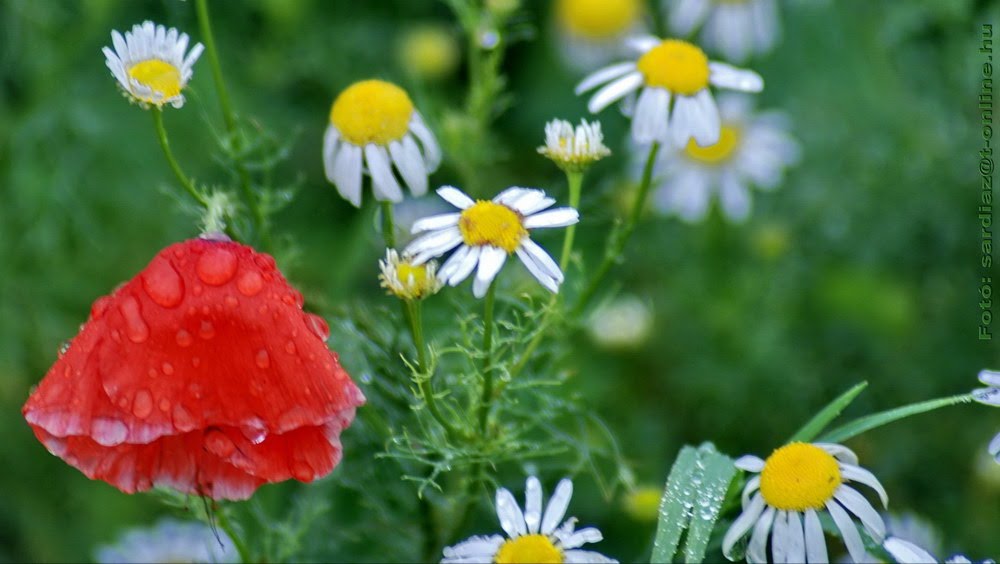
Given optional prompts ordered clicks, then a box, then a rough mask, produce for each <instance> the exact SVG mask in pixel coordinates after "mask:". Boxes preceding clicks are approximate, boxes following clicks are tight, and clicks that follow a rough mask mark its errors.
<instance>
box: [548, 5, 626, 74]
mask: <svg viewBox="0 0 1000 564" xmlns="http://www.w3.org/2000/svg"><path fill="white" fill-rule="evenodd" d="M553 6H554V9H555V17H554V18H553V21H554V22H555V27H556V37H557V38H558V39H557V44H558V47H559V51H560V54H561V55H562V59H563V60H564V61H565V62H566V63H567V65H569V66H570V67H572V68H574V69H577V70H580V71H591V70H593V69H595V68H596V67H598V66H600V65H603V64H607V63H608V62H610V61H614V60H616V59H618V58H620V57H623V56H627V49H625V48H624V40H625V39H626V38H627V37H629V36H632V35H639V34H643V33H646V25H645V23H644V22H643V15H644V12H645V9H644V6H643V2H642V0H615V1H613V2H609V1H608V0H558V1H556V2H554V3H553Z"/></svg>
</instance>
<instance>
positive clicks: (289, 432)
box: [22, 239, 364, 499]
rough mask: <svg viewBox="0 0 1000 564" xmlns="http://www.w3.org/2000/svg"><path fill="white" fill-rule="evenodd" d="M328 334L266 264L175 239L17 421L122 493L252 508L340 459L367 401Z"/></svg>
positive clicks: (95, 316)
mask: <svg viewBox="0 0 1000 564" xmlns="http://www.w3.org/2000/svg"><path fill="white" fill-rule="evenodd" d="M328 336H329V327H328V326H327V324H326V322H324V321H323V319H322V318H320V317H318V316H315V315H312V314H308V313H305V312H303V311H302V294H300V293H299V292H298V291H296V290H295V289H294V288H292V287H291V286H290V285H289V284H288V282H287V281H286V280H285V278H284V277H283V276H282V275H281V273H280V272H279V271H278V270H277V269H276V268H275V263H274V259H273V258H271V257H270V256H269V255H266V254H263V253H257V252H255V251H254V250H253V249H251V248H250V247H247V246H244V245H240V244H238V243H234V242H231V241H228V240H227V241H211V240H204V239H196V240H191V241H185V242H183V243H177V244H175V245H172V246H170V247H168V248H166V249H164V250H163V251H161V252H160V253H159V254H158V255H156V257H155V258H154V259H153V261H152V262H150V263H149V265H148V266H147V267H146V268H145V269H144V270H143V271H142V272H140V273H139V275H138V276H136V277H135V278H133V279H132V280H130V281H129V282H127V283H125V284H124V285H122V286H121V287H119V288H118V289H117V290H115V291H114V292H113V293H112V294H111V295H110V296H105V297H102V298H100V299H98V300H97V301H96V302H94V305H93V307H92V308H91V312H90V319H88V320H87V323H86V324H84V325H83V327H82V329H81V330H80V334H79V335H77V337H76V338H75V339H73V341H72V344H71V346H70V347H69V349H68V350H66V351H65V353H64V354H62V355H61V356H60V358H59V359H58V360H57V361H56V363H55V364H54V365H53V366H52V368H51V369H50V370H49V372H48V374H46V375H45V378H44V379H43V380H42V382H41V383H40V384H39V385H38V388H37V389H36V390H35V391H34V392H33V393H32V394H31V396H30V397H29V398H28V401H27V403H26V404H25V405H24V408H23V409H22V413H23V414H24V417H25V419H26V420H27V421H28V423H29V424H30V425H31V428H32V430H34V432H35V436H37V437H38V439H39V440H40V441H41V442H42V443H43V444H44V445H45V446H46V448H48V450H49V451H50V452H51V453H52V454H55V455H56V456H58V457H60V458H62V459H63V460H65V461H66V462H68V463H69V464H71V465H73V466H75V467H76V468H78V469H80V470H81V471H82V472H83V473H84V474H86V475H87V477H89V478H91V479H99V480H104V481H106V482H108V483H110V484H112V485H114V486H115V487H117V488H118V489H120V490H122V491H123V492H126V493H134V492H137V491H144V490H148V489H150V488H152V487H153V486H168V487H172V488H174V489H177V490H179V491H181V492H185V493H190V494H198V495H206V496H209V497H212V498H214V499H246V498H247V497H250V495H251V494H253V492H254V490H255V489H257V487H258V486H260V485H261V484H264V483H269V482H280V481H283V480H287V479H289V478H295V479H297V480H300V481H303V482H309V481H312V480H314V479H316V478H319V477H322V476H324V475H326V474H328V473H329V472H331V471H332V470H333V468H334V466H336V465H337V463H338V462H339V461H340V456H341V445H340V432H341V431H342V430H343V429H345V428H346V427H347V426H348V425H350V423H351V421H352V420H353V419H354V410H355V408H356V407H358V406H360V405H362V404H363V403H364V396H363V395H362V393H361V390H359V389H358V387H357V386H355V385H354V382H352V381H351V379H350V378H349V377H348V375H347V373H346V372H345V371H344V370H343V369H342V368H341V367H340V364H339V363H338V361H337V355H336V354H335V353H332V352H330V350H329V349H328V348H327V346H326V344H325V341H326V339H327V337H328Z"/></svg>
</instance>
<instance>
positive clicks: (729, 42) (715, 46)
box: [667, 0, 781, 63]
mask: <svg viewBox="0 0 1000 564" xmlns="http://www.w3.org/2000/svg"><path fill="white" fill-rule="evenodd" d="M667 10H668V11H667V15H668V18H667V19H668V21H669V22H670V31H671V33H673V34H674V35H676V36H678V37H690V36H691V35H692V34H693V33H694V32H695V31H697V29H698V28H699V27H701V34H700V35H699V36H698V39H699V41H700V42H701V44H702V45H704V46H705V47H706V48H707V49H708V50H709V51H711V52H713V53H719V54H720V55H722V56H723V57H725V59H726V60H727V61H733V62H734V63H742V62H744V61H746V60H747V59H749V58H750V56H751V55H762V54H764V53H767V52H769V51H771V49H773V48H774V46H775V44H776V43H777V42H778V40H779V39H780V38H781V21H780V20H779V18H778V3H777V2H776V1H775V0H667Z"/></svg>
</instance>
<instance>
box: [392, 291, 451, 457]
mask: <svg viewBox="0 0 1000 564" xmlns="http://www.w3.org/2000/svg"><path fill="white" fill-rule="evenodd" d="M403 313H404V314H405V316H406V321H407V325H408V326H409V328H410V336H411V337H412V338H413V346H414V348H416V350H417V365H416V369H417V370H416V372H417V374H418V378H417V385H418V387H419V388H420V395H421V396H422V397H423V400H424V404H426V405H427V411H428V412H429V413H430V414H431V416H432V417H433V418H434V420H435V421H437V422H438V424H440V425H441V427H442V428H443V429H444V430H445V433H447V435H448V438H450V439H455V438H457V437H459V433H458V431H457V430H456V429H455V427H454V426H453V425H452V424H451V423H450V422H449V421H448V419H447V418H446V417H445V416H444V414H443V413H441V409H440V408H439V407H438V404H437V397H436V396H435V395H434V387H433V385H432V384H431V378H432V376H433V368H432V367H431V366H430V363H428V362H427V344H426V343H425V342H424V328H423V315H422V312H421V303H420V302H419V301H413V300H406V301H405V302H404V307H403Z"/></svg>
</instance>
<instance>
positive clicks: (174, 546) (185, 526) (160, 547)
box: [94, 519, 240, 564]
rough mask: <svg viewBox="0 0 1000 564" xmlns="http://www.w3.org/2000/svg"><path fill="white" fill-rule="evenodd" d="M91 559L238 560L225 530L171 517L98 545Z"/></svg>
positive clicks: (120, 562)
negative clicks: (113, 541) (111, 542)
mask: <svg viewBox="0 0 1000 564" xmlns="http://www.w3.org/2000/svg"><path fill="white" fill-rule="evenodd" d="M216 535H218V538H216ZM94 559H95V560H97V562H100V563H101V564H126V563H144V562H149V563H156V562H239V561H240V560H239V555H238V554H237V553H236V548H235V547H234V546H233V541H232V540H230V538H229V535H227V534H226V533H225V531H222V530H219V531H213V530H212V529H211V528H210V527H208V526H207V525H204V524H202V523H190V522H188V523H185V522H182V521H175V520H173V519H163V520H162V521H160V522H159V523H157V524H156V525H155V526H153V527H149V528H140V529H131V530H130V531H128V532H127V533H125V534H124V535H123V536H122V537H121V538H120V539H118V542H116V543H115V544H111V545H105V546H101V547H99V548H98V549H97V551H96V553H95V554H94Z"/></svg>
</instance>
